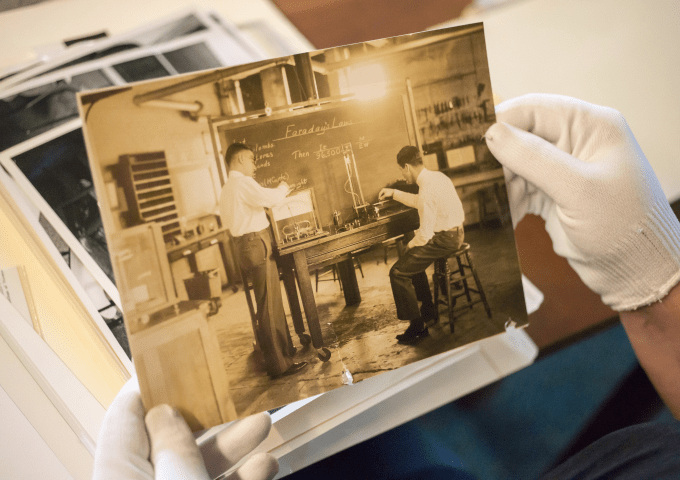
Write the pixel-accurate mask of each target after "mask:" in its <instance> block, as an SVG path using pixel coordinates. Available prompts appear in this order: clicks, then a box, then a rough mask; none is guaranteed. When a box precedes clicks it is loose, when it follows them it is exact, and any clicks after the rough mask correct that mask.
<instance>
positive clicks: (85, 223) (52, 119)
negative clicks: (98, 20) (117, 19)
mask: <svg viewBox="0 0 680 480" xmlns="http://www.w3.org/2000/svg"><path fill="white" fill-rule="evenodd" d="M263 39H266V40H267V41H264V40H263ZM65 45H66V46H65V48H62V49H61V50H59V53H57V54H53V55H51V56H49V57H45V56H41V57H40V59H39V60H36V61H34V62H32V63H30V64H28V65H26V64H22V65H17V66H15V67H9V68H5V69H4V70H2V71H0V131H2V135H0V164H2V167H3V169H2V170H1V171H0V176H1V177H2V178H1V179H2V183H3V185H4V188H5V189H6V191H7V192H8V194H9V195H11V196H13V197H14V200H16V201H17V204H18V205H21V207H22V209H23V212H22V214H23V215H24V216H25V217H26V218H25V219H26V220H28V223H29V224H30V225H31V227H32V228H33V229H34V231H35V234H36V239H37V240H36V241H38V242H43V243H44V242H45V240H47V242H51V243H53V246H54V247H56V249H55V248H50V251H51V252H57V253H56V255H57V257H58V258H55V259H54V260H55V261H56V262H58V264H59V265H61V266H65V268H67V269H68V270H70V272H69V273H72V275H69V278H70V279H71V280H72V281H73V282H72V283H73V285H72V287H73V288H74V289H75V291H76V292H77V293H78V294H79V295H80V298H81V300H82V301H83V302H84V303H85V304H87V305H89V306H90V307H91V308H90V310H91V311H93V312H95V313H94V316H95V318H94V319H93V322H94V324H95V325H96V326H97V328H99V329H103V330H107V329H110V331H111V332H112V335H113V338H115V340H113V339H112V348H113V349H114V350H115V351H116V354H117V355H118V356H119V357H121V359H122V357H124V356H125V357H130V349H129V344H128V340H127V335H126V332H125V329H124V326H123V312H122V304H121V301H120V294H119V292H118V289H117V288H116V282H115V278H114V275H113V271H112V267H111V260H110V257H109V251H108V248H107V241H106V236H105V234H104V230H103V225H102V220H101V216H100V213H99V209H98V207H97V192H96V191H95V189H94V185H93V181H92V175H91V172H90V167H89V164H88V160H87V153H86V151H85V144H84V141H83V135H82V130H81V125H82V122H81V120H80V119H79V116H78V106H77V100H76V96H77V94H78V93H79V92H84V91H88V90H93V89H100V88H105V87H112V86H123V85H128V84H130V83H132V82H137V81H141V80H149V79H155V78H161V77H170V76H173V75H178V74H184V73H189V72H196V71H201V70H206V69H210V68H217V67H224V66H230V65H238V64H241V63H245V62H251V61H256V60H260V59H262V58H265V57H266V56H268V55H271V54H272V53H274V54H283V53H288V52H292V51H293V50H294V48H293V47H292V46H290V45H287V44H286V42H285V41H284V40H282V39H281V38H279V37H277V36H272V32H271V28H269V26H268V25H267V23H266V22H262V23H260V24H247V25H243V26H241V27H240V28H239V27H236V26H235V25H232V24H231V23H229V22H228V21H226V20H224V19H222V18H220V16H219V15H217V14H216V13H214V12H211V11H202V10H187V11H183V12H179V13H177V14H175V15H173V16H171V17H168V18H166V19H164V20H161V21H156V22H154V23H152V24H147V25H142V26H140V27H139V28H137V29H135V30H134V31H130V32H127V33H125V34H119V35H116V36H107V35H105V34H102V35H94V36H91V37H87V38H82V39H73V40H69V41H67V42H65ZM50 247H52V246H50ZM104 333H106V334H107V335H106V336H107V337H109V338H111V336H110V335H109V334H108V332H104ZM125 360H126V359H125Z"/></svg>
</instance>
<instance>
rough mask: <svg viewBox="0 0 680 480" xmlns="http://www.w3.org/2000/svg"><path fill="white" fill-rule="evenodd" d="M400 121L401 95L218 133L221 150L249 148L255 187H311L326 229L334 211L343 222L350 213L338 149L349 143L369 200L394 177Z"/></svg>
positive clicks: (403, 130)
mask: <svg viewBox="0 0 680 480" xmlns="http://www.w3.org/2000/svg"><path fill="white" fill-rule="evenodd" d="M406 122H407V119H406V113H405V109H404V104H403V100H402V98H401V96H396V95H392V96H388V97H384V98H382V99H380V100H373V101H361V100H350V101H345V102H337V103H335V104H333V105H331V104H329V105H322V106H320V107H318V106H317V107H314V108H306V109H300V110H297V111H295V113H294V114H291V113H290V112H288V113H287V114H285V116H279V117H274V116H272V117H266V118H260V119H256V120H253V121H252V122H248V123H247V124H244V123H240V124H231V125H224V126H221V127H218V132H219V135H220V140H221V142H222V146H223V149H224V150H226V148H227V147H228V146H229V145H231V144H232V143H234V142H244V143H246V144H248V145H250V146H251V147H252V148H253V150H254V153H255V163H256V166H257V170H256V172H255V180H257V181H258V182H259V183H260V185H262V186H264V187H275V186H276V185H278V183H279V182H280V181H281V180H284V181H286V182H287V183H288V184H290V185H295V186H298V187H300V188H310V187H312V188H314V193H315V196H316V200H317V205H318V208H319V222H320V224H321V226H326V225H329V224H330V223H332V221H333V212H334V211H335V210H337V211H339V212H341V214H342V218H343V219H345V220H348V219H350V218H352V216H353V215H354V210H353V208H352V207H353V202H352V196H351V195H350V193H348V192H349V187H348V186H347V180H348V178H347V173H346V170H345V163H344V157H343V145H344V146H345V147H344V148H345V149H347V144H349V145H351V151H352V152H353V154H354V159H355V161H356V166H357V172H358V176H359V180H360V183H361V188H362V191H363V194H364V199H365V200H366V202H368V203H372V202H375V201H377V199H378V193H379V192H380V189H381V188H382V187H384V186H386V185H387V184H388V183H391V182H392V181H394V180H395V179H396V178H399V177H400V174H399V170H398V167H397V160H396V158H397V153H398V152H399V150H400V149H401V148H402V147H403V146H404V145H408V144H409V135H408V129H407V126H406V125H407V123H406ZM355 192H357V193H358V188H357V186H356V185H355Z"/></svg>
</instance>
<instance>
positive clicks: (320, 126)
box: [272, 117, 361, 142]
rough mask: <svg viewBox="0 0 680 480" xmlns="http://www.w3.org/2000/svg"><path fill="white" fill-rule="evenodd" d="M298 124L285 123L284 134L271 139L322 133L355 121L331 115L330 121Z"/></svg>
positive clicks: (285, 138) (347, 125)
mask: <svg viewBox="0 0 680 480" xmlns="http://www.w3.org/2000/svg"><path fill="white" fill-rule="evenodd" d="M360 123H361V122H360ZM298 125H299V124H295V123H291V124H290V125H286V131H285V135H284V136H283V137H282V138H276V139H274V140H272V141H273V142H278V141H279V140H287V139H289V138H296V137H302V136H304V135H323V134H325V133H326V132H327V131H329V130H334V129H336V128H343V127H349V126H352V125H355V123H354V121H353V120H344V121H337V120H336V118H335V117H333V120H332V121H331V122H323V123H317V124H314V123H312V124H311V125H305V126H304V127H302V126H298Z"/></svg>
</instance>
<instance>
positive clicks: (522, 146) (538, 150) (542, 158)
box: [484, 123, 587, 204]
mask: <svg viewBox="0 0 680 480" xmlns="http://www.w3.org/2000/svg"><path fill="white" fill-rule="evenodd" d="M484 137H485V139H486V144H487V146H488V147H489V150H490V151H491V153H492V154H493V156H494V157H496V159H497V160H498V161H499V162H500V163H501V164H502V165H503V166H504V167H506V168H507V169H509V170H510V171H511V172H512V173H514V174H515V175H518V176H519V177H522V178H523V179H525V180H527V181H528V182H530V183H532V184H534V185H535V186H536V187H538V188H539V189H540V190H542V191H543V192H544V193H545V194H546V195H548V196H549V197H550V198H552V199H553V200H554V201H555V202H557V203H558V204H564V202H565V201H568V200H569V198H573V194H574V192H573V191H572V190H573V187H574V186H575V185H579V184H582V183H583V182H582V179H583V177H584V169H585V168H587V164H586V163H585V162H582V161H580V160H578V159H577V158H575V157H573V156H572V155H570V154H568V153H566V152H564V151H562V150H560V149H559V148H557V147H555V146H554V145H552V144H551V143H549V142H547V141H545V140H543V139H542V138H540V137H538V136H536V135H534V134H532V133H529V132H526V131H524V130H520V129H518V128H515V127H513V126H512V125H509V124H507V123H495V124H493V125H491V127H489V129H488V130H487V131H486V133H485V134H484Z"/></svg>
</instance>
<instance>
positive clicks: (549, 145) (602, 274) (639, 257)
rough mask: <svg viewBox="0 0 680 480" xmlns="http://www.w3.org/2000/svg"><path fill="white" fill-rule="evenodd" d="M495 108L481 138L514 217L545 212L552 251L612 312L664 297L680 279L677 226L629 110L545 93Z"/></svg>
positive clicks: (508, 102)
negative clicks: (500, 172)
mask: <svg viewBox="0 0 680 480" xmlns="http://www.w3.org/2000/svg"><path fill="white" fill-rule="evenodd" d="M496 116H497V120H498V123H496V124H494V125H492V126H491V127H490V128H489V129H488V130H487V132H486V134H485V137H486V143H487V145H488V147H489V150H491V153H492V154H493V155H494V156H495V157H496V158H497V159H498V161H499V162H500V163H501V164H503V166H504V167H506V169H505V172H506V182H507V186H508V197H509V201H510V208H511V212H512V216H513V223H514V224H515V225H516V224H517V222H519V221H520V220H521V219H522V217H524V215H525V214H527V213H532V214H537V215H540V216H541V217H543V219H544V220H545V222H546V223H545V228H546V230H547V231H548V234H549V235H550V238H551V239H552V242H553V248H554V250H555V252H556V253H557V254H558V255H561V256H563V257H565V258H566V259H567V260H568V261H569V264H570V265H571V266H572V268H573V269H574V270H575V271H576V273H578V275H579V276H580V277H581V279H582V280H583V282H584V283H585V284H586V285H587V286H588V287H590V288H591V289H592V290H593V291H595V292H596V293H598V294H599V295H600V296H601V297H602V300H603V301H604V303H606V304H607V305H609V306H611V307H612V308H613V309H614V310H618V311H623V310H632V309H635V308H637V307H640V306H643V305H647V304H650V303H652V302H654V301H657V300H660V299H661V298H662V297H664V296H665V295H666V294H667V293H668V292H669V290H670V289H671V288H672V287H673V286H674V285H675V284H676V283H677V282H678V280H679V279H680V224H679V223H678V220H677V219H676V217H675V215H674V214H673V212H672V210H671V209H670V206H669V204H668V201H667V200H666V197H665V195H664V193H663V191H662V190H661V186H660V184H659V181H658V180H657V178H656V176H655V174H654V172H653V170H652V168H651V166H650V165H649V163H648V162H647V159H646V158H645V155H644V154H643V153H642V150H641V149H640V146H639V145H638V143H637V141H636V140H635V137H633V133H632V132H631V131H630V128H629V127H628V124H627V123H626V121H625V120H624V118H623V116H622V115H621V114H620V113H619V112H617V111H616V110H613V109H611V108H606V107H600V106H597V105H593V104H589V103H586V102H584V101H581V100H577V99H574V98H569V97H563V96H558V95H542V94H533V95H527V96H523V97H519V98H517V99H514V100H510V101H506V102H503V103H501V104H500V105H499V106H498V107H497V108H496Z"/></svg>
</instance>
